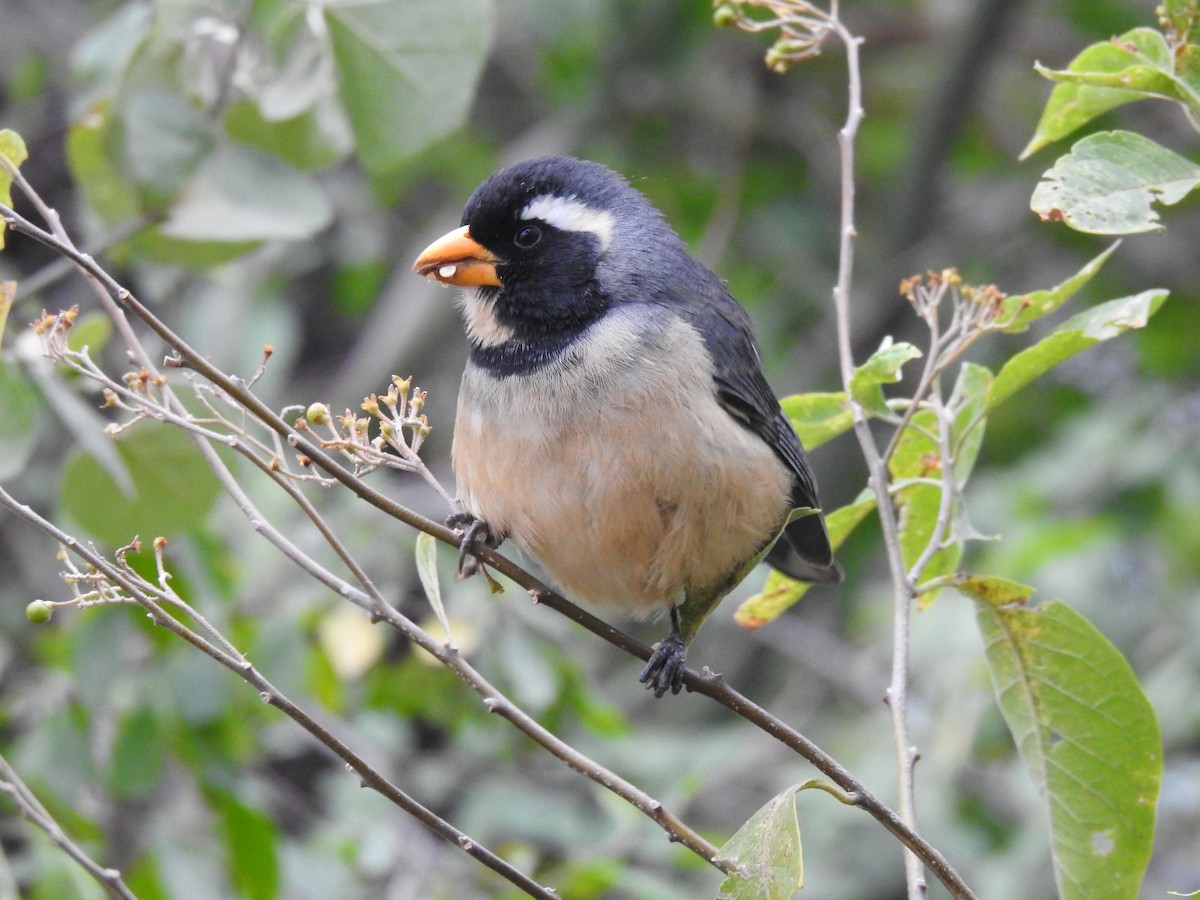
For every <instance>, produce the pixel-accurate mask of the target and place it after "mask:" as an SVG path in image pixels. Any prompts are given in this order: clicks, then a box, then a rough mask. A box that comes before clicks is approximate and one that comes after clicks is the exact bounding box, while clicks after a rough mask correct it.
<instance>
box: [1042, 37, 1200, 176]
mask: <svg viewBox="0 0 1200 900" xmlns="http://www.w3.org/2000/svg"><path fill="white" fill-rule="evenodd" d="M1035 68H1036V69H1037V71H1038V73H1039V74H1041V75H1042V76H1043V77H1045V78H1049V79H1050V80H1052V81H1057V82H1059V83H1058V84H1057V85H1056V86H1055V88H1054V90H1053V91H1052V92H1051V94H1050V99H1049V100H1048V101H1047V102H1046V108H1045V110H1043V112H1042V117H1041V120H1040V121H1039V122H1038V125H1037V128H1036V130H1035V131H1034V136H1033V138H1032V139H1031V140H1030V142H1029V144H1028V146H1026V148H1025V149H1024V150H1023V151H1022V152H1021V159H1024V158H1026V157H1027V156H1030V155H1031V154H1033V153H1035V152H1036V151H1037V150H1039V149H1041V148H1042V147H1044V146H1045V145H1046V144H1049V143H1051V142H1053V141H1056V140H1059V139H1060V138H1063V137H1066V136H1067V135H1068V134H1070V133H1071V132H1072V131H1075V130H1076V129H1077V128H1079V127H1080V126H1082V125H1085V124H1086V123H1088V122H1090V121H1091V120H1092V119H1094V118H1095V117H1096V116H1099V115H1101V114H1102V113H1105V112H1108V110H1110V109H1113V108H1114V107H1117V106H1121V105H1122V104H1125V103H1130V102H1132V101H1134V100H1142V99H1145V98H1147V97H1161V98H1166V99H1169V100H1176V101H1178V102H1181V103H1184V104H1186V105H1188V106H1189V107H1191V108H1192V109H1193V110H1194V111H1197V112H1200V97H1198V96H1197V93H1196V88H1195V86H1194V85H1191V84H1189V81H1188V79H1187V78H1185V77H1180V74H1179V73H1177V71H1176V68H1175V54H1174V53H1173V52H1172V50H1171V47H1170V46H1169V45H1168V44H1167V41H1166V39H1165V38H1164V37H1163V36H1162V35H1161V34H1160V33H1159V32H1157V31H1155V30H1153V29H1151V28H1135V29H1133V30H1132V31H1128V32H1126V33H1125V34H1123V35H1121V36H1120V37H1116V38H1113V39H1112V40H1110V41H1103V42H1101V43H1098V44H1092V45H1091V46H1090V47H1087V48H1086V49H1084V50H1083V51H1082V52H1081V53H1080V54H1079V55H1078V56H1076V57H1075V59H1073V60H1072V61H1071V63H1070V65H1068V66H1067V68H1066V69H1063V70H1054V69H1048V68H1045V67H1044V66H1040V65H1039V66H1036V67H1035Z"/></svg>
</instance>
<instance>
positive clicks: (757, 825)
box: [716, 785, 804, 900]
mask: <svg viewBox="0 0 1200 900" xmlns="http://www.w3.org/2000/svg"><path fill="white" fill-rule="evenodd" d="M796 791H797V787H796V786H795V785H793V786H792V787H790V788H788V789H787V790H785V791H784V792H783V793H781V794H779V795H778V796H777V797H775V798H774V799H772V800H771V801H770V802H768V803H767V804H766V805H765V806H764V807H763V808H762V809H760V810H759V811H758V812H756V813H755V814H754V815H753V816H751V817H750V819H749V821H747V822H746V824H745V825H743V826H742V827H741V828H739V829H738V830H737V833H736V834H735V835H734V836H733V837H731V838H730V839H729V840H728V841H726V843H725V845H724V846H723V847H721V852H720V855H719V856H718V859H722V860H726V861H728V862H732V863H733V864H734V865H736V866H737V867H738V869H739V874H736V875H730V876H729V877H728V878H726V879H725V881H724V882H722V884H721V888H720V890H719V892H718V893H717V897H716V900H791V898H792V897H793V896H794V895H795V893H796V891H798V890H800V888H802V887H803V886H804V857H803V854H802V852H801V846H800V823H799V822H798V821H797V819H796Z"/></svg>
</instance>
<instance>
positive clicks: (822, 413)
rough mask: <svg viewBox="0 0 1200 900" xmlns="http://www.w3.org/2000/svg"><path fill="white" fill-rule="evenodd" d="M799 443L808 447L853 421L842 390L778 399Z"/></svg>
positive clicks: (829, 438) (815, 445)
mask: <svg viewBox="0 0 1200 900" xmlns="http://www.w3.org/2000/svg"><path fill="white" fill-rule="evenodd" d="M779 405H780V406H782V407H783V412H784V415H786V416H787V417H788V420H789V421H791V423H792V427H793V428H795V429H796V434H798V435H799V436H800V443H802V444H803V445H804V446H805V447H806V448H807V449H809V450H812V449H813V448H815V447H820V446H821V445H822V444H824V443H825V442H826V441H828V440H832V439H833V438H835V437H837V436H838V435H839V434H841V433H842V432H844V431H846V430H848V429H849V428H851V427H853V425H854V414H853V413H852V412H851V411H850V404H849V403H847V402H846V395H845V393H843V392H842V391H836V392H834V393H828V394H792V395H791V396H790V397H784V398H783V399H782V400H780V401H779Z"/></svg>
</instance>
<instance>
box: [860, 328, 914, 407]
mask: <svg viewBox="0 0 1200 900" xmlns="http://www.w3.org/2000/svg"><path fill="white" fill-rule="evenodd" d="M919 356H921V351H920V350H918V349H917V348H916V347H914V346H913V345H912V344H908V343H904V342H901V343H899V344H893V343H891V341H890V339H889V340H886V341H884V344H883V346H882V347H880V348H879V349H878V350H876V351H875V353H874V354H873V355H872V356H871V358H870V359H868V360H867V361H866V362H865V363H863V364H862V365H861V366H859V367H858V368H857V369H855V370H854V374H853V375H851V376H850V396H851V397H853V398H854V400H855V401H856V402H857V403H858V404H859V405H860V406H862V407H863V408H864V409H868V410H870V411H871V412H874V413H878V414H880V415H889V414H890V411H889V410H888V408H887V403H886V402H885V400H884V396H883V389H882V388H881V387H880V385H883V384H895V383H896V382H897V381H899V380H900V378H901V377H902V374H903V373H902V372H901V369H902V368H903V366H904V364H905V363H906V362H908V361H909V360H911V359H917V358H918V357H919Z"/></svg>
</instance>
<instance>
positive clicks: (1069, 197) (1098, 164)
mask: <svg viewBox="0 0 1200 900" xmlns="http://www.w3.org/2000/svg"><path fill="white" fill-rule="evenodd" d="M1197 185H1200V166H1197V165H1196V164H1195V163H1193V162H1191V161H1190V160H1187V159H1185V158H1184V157H1182V156H1180V155H1179V154H1177V153H1173V152H1171V151H1170V150H1167V149H1166V148H1165V147H1161V146H1159V145H1158V144H1156V143H1154V141H1152V140H1150V139H1149V138H1145V137H1142V136H1141V135H1140V134H1134V133H1132V132H1129V131H1106V132H1101V133H1100V134H1093V135H1090V136H1088V137H1086V138H1084V139H1083V140H1081V141H1080V142H1079V143H1077V144H1076V145H1075V146H1074V147H1073V148H1072V150H1071V152H1070V153H1068V154H1067V155H1066V156H1064V157H1062V158H1061V159H1059V160H1058V162H1056V163H1055V164H1054V168H1052V169H1050V170H1049V171H1048V172H1046V173H1045V174H1044V175H1043V176H1042V181H1041V182H1040V183H1039V184H1038V186H1037V188H1036V189H1035V190H1034V192H1033V199H1032V200H1031V201H1030V207H1031V208H1032V209H1033V211H1034V212H1036V213H1037V214H1038V215H1039V216H1041V217H1042V218H1043V219H1046V220H1049V221H1054V222H1066V223H1067V224H1068V225H1070V226H1071V227H1072V228H1074V229H1076V230H1077V231H1086V232H1088V233H1090V234H1136V233H1138V232H1142V231H1151V230H1153V229H1156V228H1162V225H1161V224H1159V221H1158V213H1157V212H1155V211H1154V210H1153V209H1152V206H1153V205H1154V204H1155V203H1162V204H1164V205H1167V206H1170V205H1171V204H1173V203H1178V202H1179V201H1180V200H1182V199H1183V198H1184V197H1185V196H1187V195H1188V194H1189V193H1190V192H1191V191H1193V190H1195V188H1196V187H1197Z"/></svg>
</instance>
